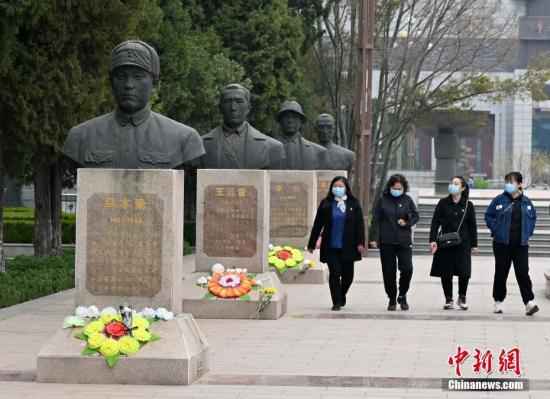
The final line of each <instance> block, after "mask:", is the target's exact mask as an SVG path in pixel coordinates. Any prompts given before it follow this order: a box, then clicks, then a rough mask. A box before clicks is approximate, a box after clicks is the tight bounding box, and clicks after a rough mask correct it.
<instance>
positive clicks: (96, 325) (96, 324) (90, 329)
mask: <svg viewBox="0 0 550 399" xmlns="http://www.w3.org/2000/svg"><path fill="white" fill-rule="evenodd" d="M104 328H105V324H103V322H101V321H100V320H95V321H92V322H91V323H89V324H88V325H86V327H84V334H85V335H86V336H88V337H89V336H90V335H92V334H94V333H100V332H102V331H103V329H104Z"/></svg>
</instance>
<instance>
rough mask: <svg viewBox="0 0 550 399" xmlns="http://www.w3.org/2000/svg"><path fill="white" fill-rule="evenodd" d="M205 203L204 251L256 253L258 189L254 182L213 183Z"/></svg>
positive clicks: (242, 255)
mask: <svg viewBox="0 0 550 399" xmlns="http://www.w3.org/2000/svg"><path fill="white" fill-rule="evenodd" d="M204 195H205V203H204V209H205V213H204V225H203V226H204V236H203V237H204V238H203V240H204V241H203V248H204V253H205V254H206V255H208V256H210V257H238V258H250V257H252V256H254V255H255V254H256V251H257V243H256V235H257V231H256V225H257V219H258V217H257V214H258V191H257V190H256V188H255V187H254V186H245V185H243V186H240V185H211V186H208V187H206V190H205V194H204Z"/></svg>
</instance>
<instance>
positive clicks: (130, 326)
mask: <svg viewBox="0 0 550 399" xmlns="http://www.w3.org/2000/svg"><path fill="white" fill-rule="evenodd" d="M173 318H174V314H173V313H172V312H170V311H168V310H167V309H165V308H158V309H157V310H154V309H152V308H145V309H143V310H142V311H141V312H135V311H134V310H132V309H130V308H128V307H126V306H121V307H120V310H119V311H117V310H116V309H115V308H113V307H107V308H105V309H103V310H102V311H101V312H100V311H99V309H98V308H97V307H96V306H90V307H85V306H79V307H77V308H76V310H75V314H74V315H72V316H68V317H66V318H65V320H64V322H63V328H78V329H79V330H78V331H77V333H76V334H75V338H78V339H80V340H82V341H85V342H86V347H85V348H84V350H83V351H82V355H84V356H103V358H104V359H105V361H106V363H107V365H108V366H109V367H111V368H112V367H114V366H115V365H116V364H117V362H118V360H119V359H120V357H121V356H132V355H134V354H135V353H137V352H139V350H140V349H141V348H142V347H143V346H144V345H146V344H148V343H150V342H154V341H157V340H159V339H160V337H159V336H158V335H156V334H154V333H153V332H152V331H151V330H150V327H151V324H152V323H154V322H156V321H158V320H165V321H168V320H172V319H173Z"/></svg>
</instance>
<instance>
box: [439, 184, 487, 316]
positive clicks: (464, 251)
mask: <svg viewBox="0 0 550 399" xmlns="http://www.w3.org/2000/svg"><path fill="white" fill-rule="evenodd" d="M468 197H469V188H468V185H467V184H466V181H465V180H464V178H463V177H462V176H455V177H453V179H452V180H451V184H449V195H448V196H447V197H445V198H442V199H441V200H440V201H439V203H438V204H437V207H436V208H435V211H434V215H433V219H432V226H431V229H430V247H431V252H432V254H433V255H434V257H433V262H432V270H431V272H430V275H431V276H434V277H441V285H442V286H443V293H444V295H445V305H444V307H443V308H444V309H447V310H449V309H454V301H453V276H458V301H457V305H458V306H459V308H460V309H462V310H467V309H468V304H467V302H466V291H467V289H468V281H469V280H470V276H471V273H472V251H477V223H476V214H475V208H474V204H472V202H471V201H468ZM464 212H466V213H464ZM463 219H464V221H463V222H462V224H461V221H462V220H463ZM459 227H460V229H459ZM457 231H458V233H459V235H460V238H461V243H460V245H457V246H453V247H448V248H439V247H438V243H437V237H438V235H439V234H447V233H453V232H457Z"/></svg>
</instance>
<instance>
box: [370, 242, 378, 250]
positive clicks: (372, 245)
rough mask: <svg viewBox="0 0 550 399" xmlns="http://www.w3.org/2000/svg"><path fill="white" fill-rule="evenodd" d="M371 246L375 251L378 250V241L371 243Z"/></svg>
mask: <svg viewBox="0 0 550 399" xmlns="http://www.w3.org/2000/svg"><path fill="white" fill-rule="evenodd" d="M369 246H370V247H371V248H374V249H376V248H378V244H377V243H376V241H371V242H369Z"/></svg>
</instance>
